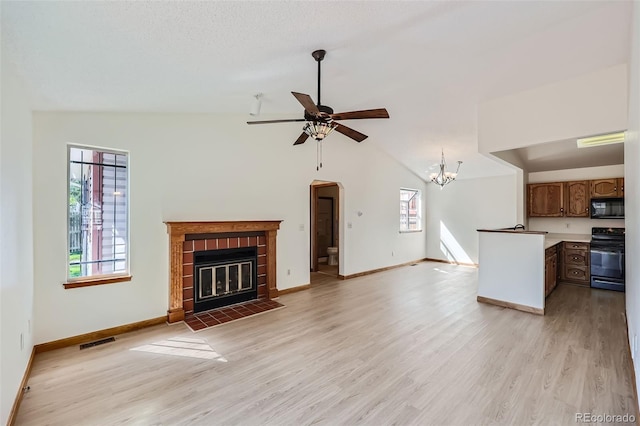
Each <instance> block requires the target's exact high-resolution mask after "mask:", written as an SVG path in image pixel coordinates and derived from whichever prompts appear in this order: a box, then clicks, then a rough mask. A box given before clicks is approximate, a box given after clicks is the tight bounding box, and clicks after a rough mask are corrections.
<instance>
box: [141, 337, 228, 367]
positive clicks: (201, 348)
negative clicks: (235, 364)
mask: <svg viewBox="0 0 640 426" xmlns="http://www.w3.org/2000/svg"><path fill="white" fill-rule="evenodd" d="M131 350H132V351H138V352H151V353H155V354H163V355H173V356H184V357H189V358H201V359H213V360H216V361H220V362H227V360H226V358H224V357H223V356H222V355H220V354H219V353H218V352H216V351H214V350H213V348H212V347H211V346H209V344H208V343H207V342H206V340H203V339H191V338H189V337H172V338H170V339H167V340H161V341H159V342H154V343H151V344H148V345H142V346H138V347H136V348H131Z"/></svg>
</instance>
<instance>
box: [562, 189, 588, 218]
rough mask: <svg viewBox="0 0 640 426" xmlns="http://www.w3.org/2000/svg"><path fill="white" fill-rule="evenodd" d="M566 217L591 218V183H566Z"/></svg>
mask: <svg viewBox="0 0 640 426" xmlns="http://www.w3.org/2000/svg"><path fill="white" fill-rule="evenodd" d="M565 185H566V188H565V189H566V198H565V216H567V217H589V200H590V198H589V190H590V188H589V181H587V180H580V181H575V182H566V184H565Z"/></svg>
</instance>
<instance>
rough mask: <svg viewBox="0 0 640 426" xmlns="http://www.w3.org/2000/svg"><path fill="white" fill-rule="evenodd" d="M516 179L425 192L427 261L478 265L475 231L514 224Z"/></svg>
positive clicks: (467, 183)
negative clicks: (430, 259) (439, 260)
mask: <svg viewBox="0 0 640 426" xmlns="http://www.w3.org/2000/svg"><path fill="white" fill-rule="evenodd" d="M516 200H517V176H516V175H515V174H514V175H511V176H499V177H491V178H482V179H461V180H456V181H455V182H453V183H450V184H449V185H447V186H445V187H444V188H443V189H442V190H440V187H439V186H437V185H434V184H429V186H428V188H427V193H426V198H425V203H426V212H427V228H426V231H427V235H426V237H427V257H429V258H432V259H442V260H455V261H457V262H460V263H478V232H477V231H476V230H477V229H493V228H505V227H509V226H514V225H516V224H517V201H516Z"/></svg>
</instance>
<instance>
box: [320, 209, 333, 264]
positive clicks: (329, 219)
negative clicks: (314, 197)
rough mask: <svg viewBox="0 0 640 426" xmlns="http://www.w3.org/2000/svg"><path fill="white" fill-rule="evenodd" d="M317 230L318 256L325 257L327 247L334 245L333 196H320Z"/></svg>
mask: <svg viewBox="0 0 640 426" xmlns="http://www.w3.org/2000/svg"><path fill="white" fill-rule="evenodd" d="M316 232H317V239H316V241H317V244H318V252H317V253H318V257H325V256H327V247H332V246H333V198H326V197H319V198H318V215H317V222H316Z"/></svg>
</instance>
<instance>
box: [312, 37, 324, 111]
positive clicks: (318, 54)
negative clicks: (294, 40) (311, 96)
mask: <svg viewBox="0 0 640 426" xmlns="http://www.w3.org/2000/svg"><path fill="white" fill-rule="evenodd" d="M326 54H327V51H326V50H323V49H320V50H314V51H313V53H311V56H313V59H315V60H316V62H317V63H318V105H317V106H318V108H319V107H320V105H322V102H320V62H322V60H323V59H324V55H326Z"/></svg>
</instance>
